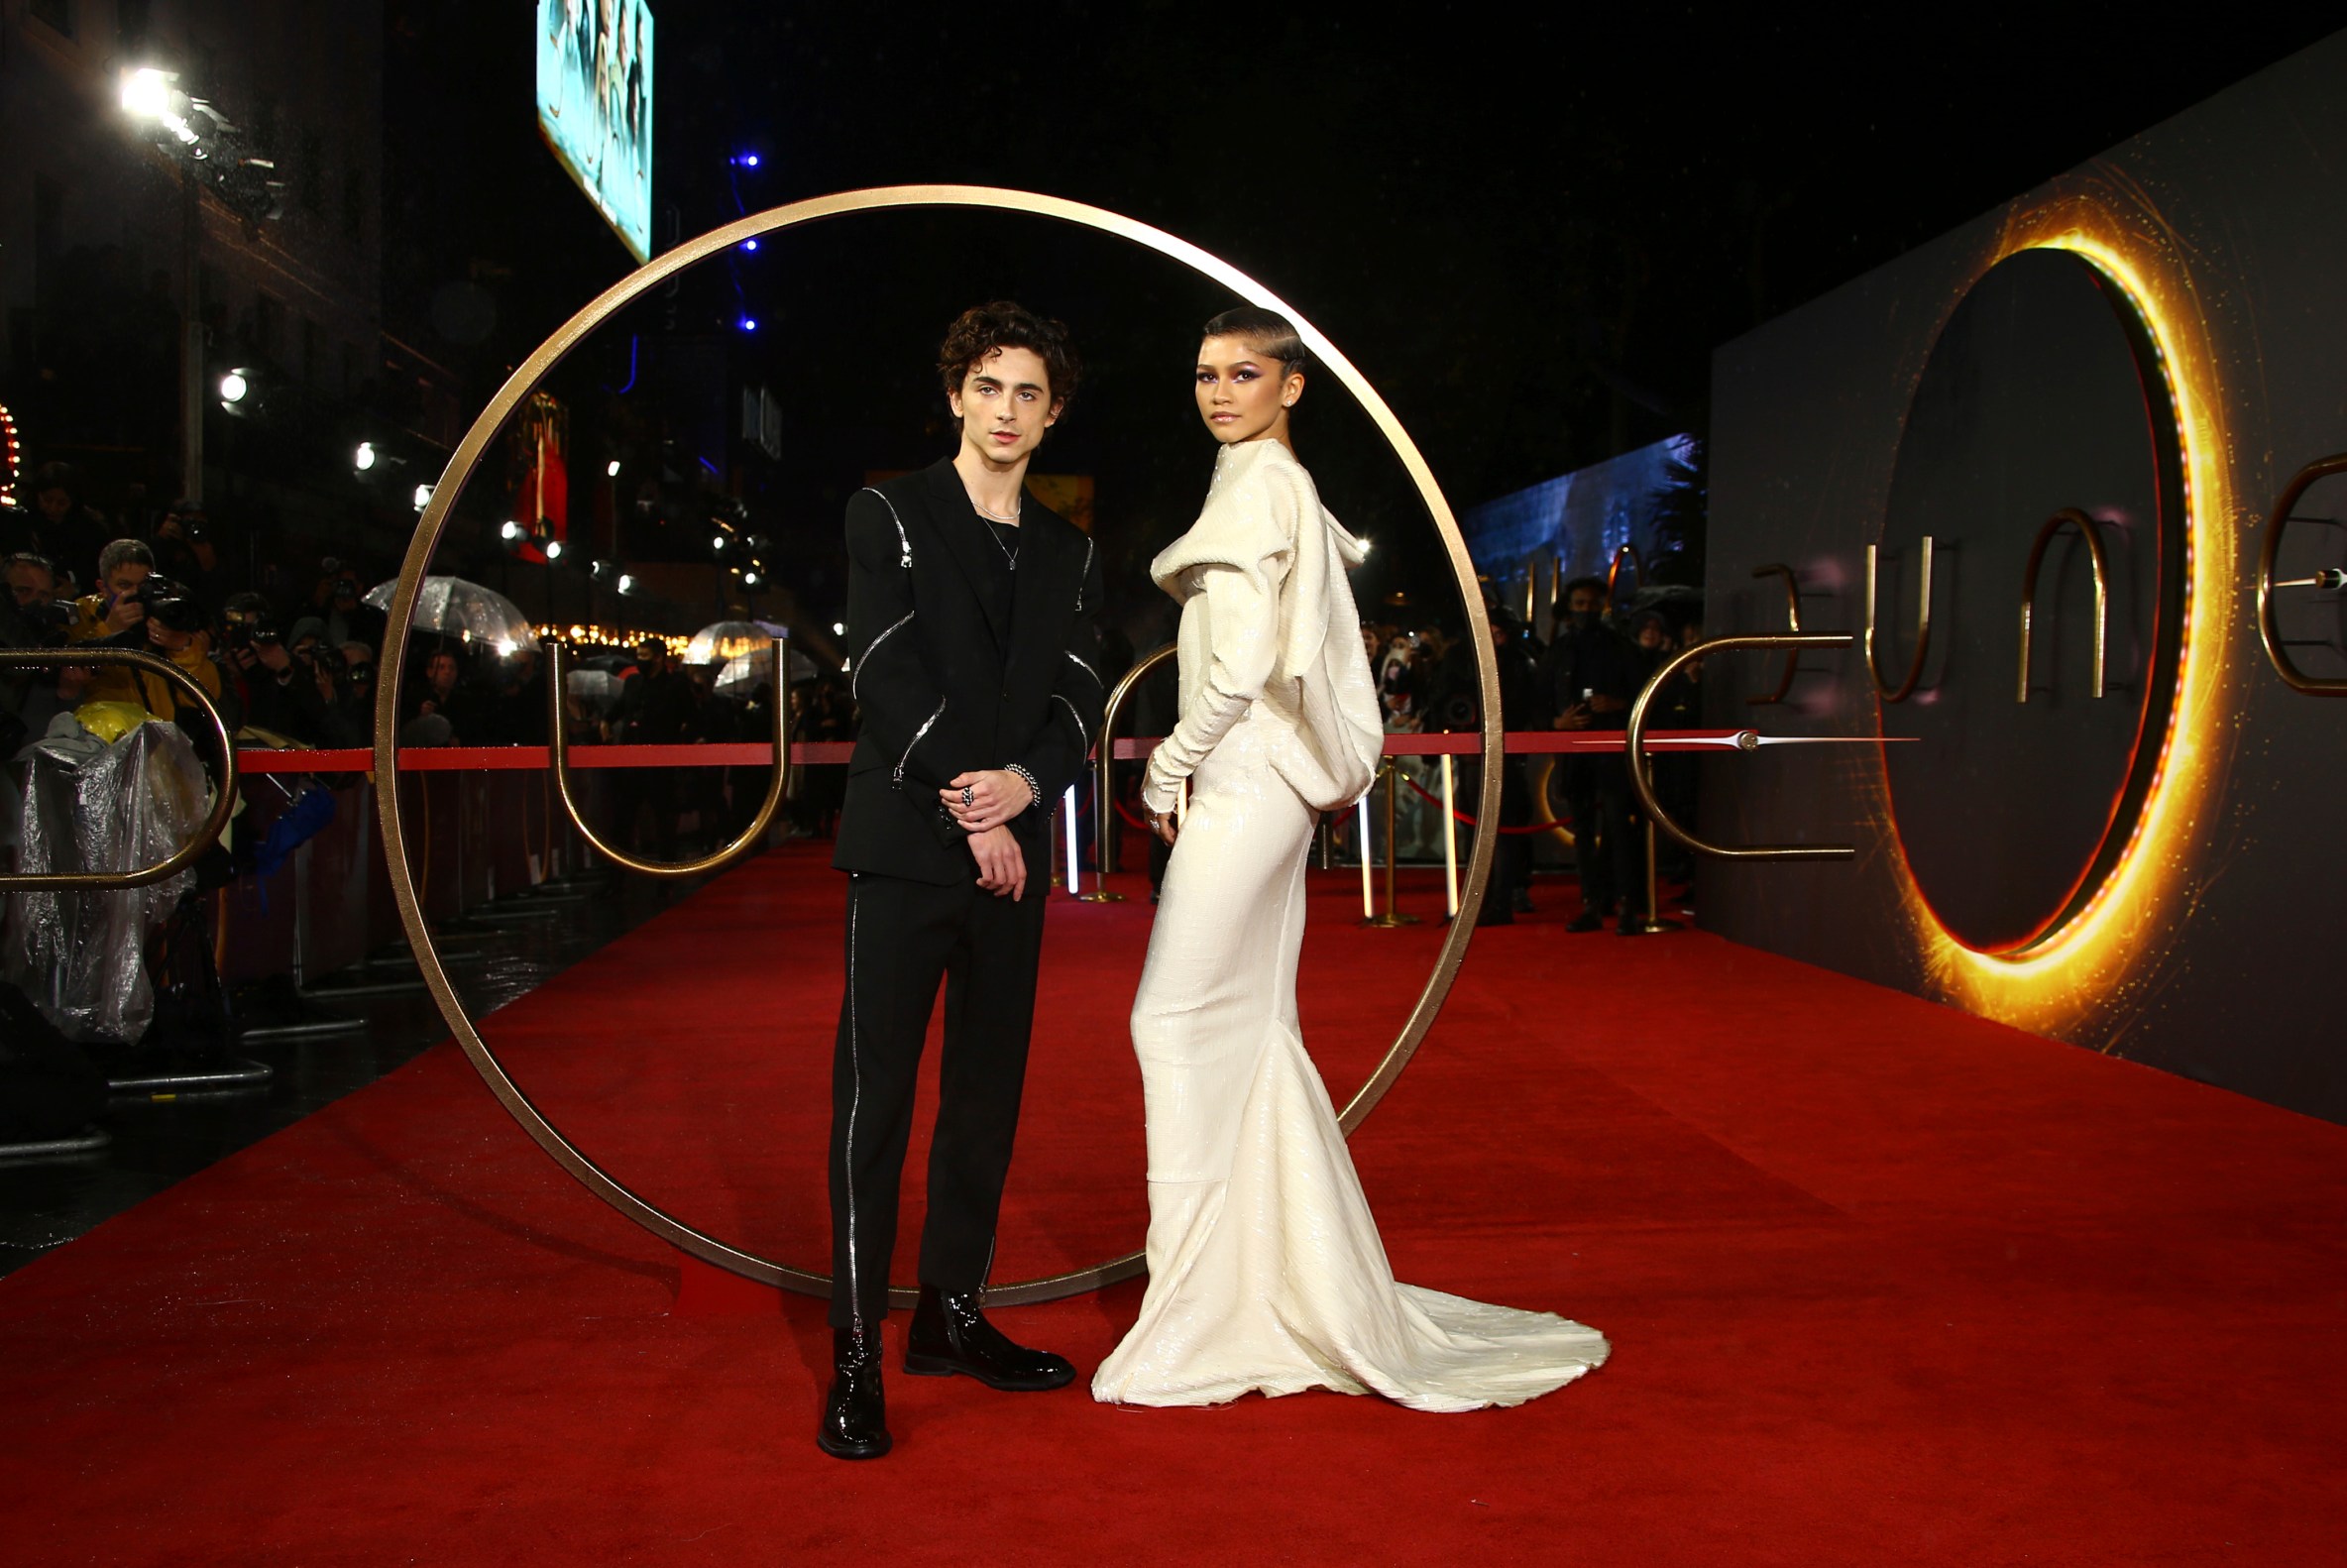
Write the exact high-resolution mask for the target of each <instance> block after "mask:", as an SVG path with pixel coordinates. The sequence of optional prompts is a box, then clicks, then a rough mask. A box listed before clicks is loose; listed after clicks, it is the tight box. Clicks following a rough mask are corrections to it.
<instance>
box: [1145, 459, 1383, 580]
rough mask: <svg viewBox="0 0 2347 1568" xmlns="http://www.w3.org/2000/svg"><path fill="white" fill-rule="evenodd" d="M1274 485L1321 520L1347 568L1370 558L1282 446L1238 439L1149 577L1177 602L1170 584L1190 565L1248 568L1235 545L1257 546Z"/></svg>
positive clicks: (1269, 511)
mask: <svg viewBox="0 0 2347 1568" xmlns="http://www.w3.org/2000/svg"><path fill="white" fill-rule="evenodd" d="M1275 487H1285V488H1287V489H1289V490H1290V491H1291V492H1292V493H1293V494H1294V496H1295V500H1296V502H1297V510H1298V512H1299V513H1301V514H1305V515H1316V516H1318V517H1319V519H1320V523H1321V527H1322V528H1323V529H1324V530H1325V531H1324V534H1323V537H1324V538H1325V539H1326V540H1327V542H1328V544H1329V546H1330V547H1331V548H1333V549H1334V550H1335V552H1336V554H1337V556H1338V557H1339V559H1341V560H1342V561H1343V562H1344V564H1345V565H1347V566H1359V565H1360V564H1361V563H1362V562H1363V561H1365V560H1367V559H1368V558H1369V549H1368V547H1367V546H1366V545H1364V544H1363V543H1362V542H1361V541H1360V540H1359V539H1356V538H1355V537H1353V535H1352V534H1351V533H1350V532H1348V531H1347V530H1346V528H1345V526H1344V524H1342V523H1340V522H1338V521H1337V520H1336V518H1335V517H1334V516H1332V515H1330V513H1329V510H1328V508H1327V507H1325V506H1323V505H1321V504H1320V493H1319V491H1318V489H1317V488H1316V487H1315V486H1314V485H1313V484H1312V476H1311V474H1310V473H1309V472H1308V471H1306V469H1305V468H1304V466H1303V464H1302V463H1300V462H1298V461H1297V460H1296V456H1295V454H1294V453H1293V452H1291V451H1289V450H1288V449H1287V446H1286V444H1285V442H1281V441H1272V440H1263V441H1238V442H1233V443H1232V444H1230V445H1228V446H1225V447H1223V448H1222V450H1221V451H1219V452H1217V453H1215V455H1214V478H1213V481H1212V482H1211V483H1210V484H1209V485H1208V486H1207V488H1206V499H1205V501H1204V503H1203V504H1201V505H1200V506H1199V508H1198V518H1197V521H1195V522H1194V523H1192V524H1191V525H1190V527H1189V530H1188V531H1187V532H1186V533H1184V534H1183V535H1182V536H1181V537H1180V538H1179V539H1176V540H1175V541H1174V543H1173V544H1171V545H1169V546H1167V547H1166V549H1165V551H1164V552H1163V553H1162V554H1160V555H1159V556H1158V558H1157V559H1156V560H1155V561H1154V562H1152V563H1151V570H1150V575H1151V576H1152V577H1154V578H1156V579H1157V581H1158V582H1159V584H1160V585H1161V586H1163V587H1165V588H1166V589H1167V590H1168V591H1169V592H1171V593H1174V596H1175V597H1176V598H1178V597H1180V592H1179V590H1178V588H1177V587H1176V586H1175V581H1174V580H1175V579H1176V578H1178V577H1179V575H1180V574H1181V572H1182V571H1184V570H1185V569H1187V568H1188V567H1191V566H1196V565H1200V564H1203V563H1206V562H1216V563H1218V564H1224V565H1240V564H1247V563H1244V562H1241V561H1240V560H1238V559H1236V558H1235V555H1234V547H1235V548H1236V550H1237V551H1239V552H1243V551H1244V548H1245V545H1246V544H1249V543H1254V544H1259V545H1260V543H1261V542H1262V540H1261V538H1260V536H1259V535H1258V534H1257V529H1259V528H1261V527H1263V526H1265V525H1266V524H1268V523H1271V522H1272V519H1273V517H1274V513H1275V507H1274V505H1273V503H1272V499H1271V492H1272V490H1273V489H1274V488H1275Z"/></svg>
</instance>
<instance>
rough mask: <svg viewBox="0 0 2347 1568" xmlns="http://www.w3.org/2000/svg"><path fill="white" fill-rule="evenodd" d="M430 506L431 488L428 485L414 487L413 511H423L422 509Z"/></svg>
mask: <svg viewBox="0 0 2347 1568" xmlns="http://www.w3.org/2000/svg"><path fill="white" fill-rule="evenodd" d="M430 504H432V487H431V486H429V485H418V486H416V487H415V509H416V510H418V511H421V510H423V509H424V508H425V507H426V506H429V505H430Z"/></svg>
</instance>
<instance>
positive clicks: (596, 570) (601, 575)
mask: <svg viewBox="0 0 2347 1568" xmlns="http://www.w3.org/2000/svg"><path fill="white" fill-rule="evenodd" d="M614 570H615V568H614V567H613V566H612V563H611V562H609V561H594V562H590V563H589V565H588V567H587V575H588V576H590V577H592V578H594V579H595V580H596V581H597V582H599V583H601V582H604V581H606V580H607V579H609V578H610V577H611V575H612V572H613V571H614Z"/></svg>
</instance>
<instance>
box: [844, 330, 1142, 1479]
mask: <svg viewBox="0 0 2347 1568" xmlns="http://www.w3.org/2000/svg"><path fill="white" fill-rule="evenodd" d="M938 358H939V364H938V370H939V376H940V379H941V381H942V382H943V383H944V386H945V391H946V396H947V400H948V402H949V404H950V406H951V408H952V410H953V416H954V419H955V420H956V421H957V423H958V425H959V432H960V434H959V440H958V442H957V443H956V447H955V450H954V453H953V455H952V456H951V457H950V458H948V459H946V460H944V461H941V462H939V463H938V464H936V465H935V466H933V467H931V468H928V469H924V470H922V471H921V472H919V473H915V474H908V475H905V476H903V477H902V478H899V479H893V480H889V481H886V482H884V483H882V484H880V485H878V486H875V487H873V488H871V489H868V490H862V491H858V492H857V493H856V494H855V496H854V497H853V498H852V499H851V500H850V501H849V502H848V505H847V555H848V576H847V633H846V642H845V646H846V647H848V648H850V649H852V650H855V651H854V654H853V657H852V659H851V661H850V676H849V680H850V684H851V696H852V697H853V699H854V701H855V703H856V704H857V707H858V710H859V713H860V716H861V717H860V722H859V724H858V728H857V733H856V743H855V751H854V754H853V757H852V759H851V760H850V761H849V763H848V768H847V795H846V803H845V805H844V807H843V808H842V810H841V813H840V818H839V837H838V850H837V852H836V853H835V854H834V856H833V859H832V863H833V864H834V865H836V866H838V868H839V869H841V870H844V871H846V872H848V873H849V874H850V876H851V878H852V881H851V883H850V886H849V890H848V895H847V985H846V995H845V997H844V998H843V1000H842V1002H841V1005H840V1009H839V1033H838V1046H837V1050H836V1052H835V1055H834V1058H833V1066H832V1151H831V1155H832V1158H831V1185H832V1257H833V1271H832V1274H833V1278H832V1310H831V1320H832V1327H833V1330H834V1334H833V1352H834V1366H835V1376H834V1379H833V1383H832V1390H831V1396H830V1398H829V1400H827V1401H826V1404H825V1408H824V1416H823V1424H822V1427H821V1429H820V1431H819V1433H818V1437H817V1440H818V1442H819V1444H820V1445H821V1446H822V1448H823V1449H824V1451H825V1452H826V1453H829V1454H834V1455H837V1456H838V1457H839V1458H842V1459H869V1458H876V1457H878V1456H879V1455H881V1454H884V1453H886V1452H887V1451H888V1447H889V1436H888V1427H887V1422H886V1414H885V1408H884V1404H883V1400H882V1397H881V1380H880V1324H881V1320H882V1319H883V1318H884V1317H885V1316H886V1315H887V1311H888V1262H889V1254H890V1252H891V1250H892V1249H893V1247H894V1244H895V1240H896V1218H897V1188H898V1182H899V1179H900V1177H901V1176H902V1174H903V1168H904V1160H905V1149H906V1144H907V1140H908V1139H909V1138H910V1136H911V1133H912V1112H913V1085H914V1079H915V1075H916V1072H917V1070H918V1068H919V1065H920V1061H921V1047H922V1039H923V1036H924V1035H925V1034H926V1033H927V1031H928V1028H929V1018H930V1013H931V1010H932V1008H933V1007H934V1005H935V1003H936V999H937V994H938V986H939V982H940V981H941V980H943V981H944V983H945V989H946V1044H945V1059H944V1062H943V1064H942V1070H941V1073H940V1081H941V1094H940V1099H939V1104H938V1120H937V1129H936V1136H935V1138H934V1140H933V1142H932V1146H931V1151H930V1161H929V1189H928V1190H929V1218H928V1222H927V1224H926V1226H925V1227H924V1228H923V1231H922V1238H921V1264H920V1278H921V1298H920V1304H919V1305H918V1306H917V1307H916V1308H915V1310H914V1314H913V1322H912V1326H911V1328H910V1330H909V1331H908V1333H907V1335H906V1342H905V1370H906V1371H907V1372H909V1373H915V1374H920V1375H925V1376H933V1377H942V1376H948V1375H950V1374H953V1373H962V1374H965V1375H967V1376H970V1377H974V1378H976V1379H978V1380H979V1381H980V1382H982V1383H984V1384H986V1385H988V1386H989V1387H992V1388H997V1389H1016V1390H1039V1389H1056V1388H1060V1387H1062V1386H1064V1385H1065V1384H1067V1383H1069V1382H1070V1381H1072V1380H1073V1378H1074V1376H1075V1369H1074V1368H1073V1367H1071V1366H1069V1365H1068V1363H1067V1362H1066V1361H1065V1360H1063V1359H1062V1358H1061V1357H1059V1356H1055V1355H1051V1354H1049V1353H1048V1352H1043V1351H1035V1350H1027V1349H1024V1348H1022V1347H1020V1346H1018V1345H1015V1344H1013V1343H1012V1342H1011V1341H1010V1340H1009V1339H1007V1338H1005V1337H1004V1336H1003V1335H1002V1333H1001V1332H1000V1331H998V1330H997V1329H995V1328H994V1327H993V1326H992V1325H991V1324H989V1323H988V1322H987V1321H986V1319H985V1317H984V1315H983V1314H982V1313H981V1312H980V1310H979V1302H980V1297H981V1292H982V1291H983V1288H984V1286H985V1281H986V1272H987V1269H988V1267H989V1266H990V1264H991V1263H992V1261H993V1255H994V1228H995V1220H996V1216H997V1214H998V1212H999V1210H1000V1208H1001V1202H1002V1187H1003V1178H1004V1176H1005V1175H1006V1174H1007V1173H1008V1171H1009V1168H1010V1158H1011V1142H1012V1136H1013V1134H1014V1132H1015V1131H1016V1129H1017V1125H1018V1116H1019V1096H1020V1090H1021V1087H1022V1085H1023V1083H1024V1081H1025V1077H1026V1070H1027V1039H1028V1030H1029V1025H1030V1024H1031V1022H1032V1021H1033V1018H1034V1013H1035V976H1036V960H1037V957H1038V955H1039V953H1040V952H1041V947H1042V940H1043V917H1044V908H1043V906H1044V891H1045V885H1046V881H1045V872H1044V868H1045V867H1047V866H1048V865H1049V864H1050V854H1051V850H1050V843H1049V834H1050V832H1051V809H1052V804H1053V803H1054V802H1055V801H1057V800H1059V798H1060V797H1061V795H1062V794H1063V793H1064V792H1065V791H1066V789H1067V787H1068V786H1069V784H1071V783H1073V782H1074V780H1075V778H1076V775H1077V773H1078V772H1079V771H1080V770H1081V768H1082V767H1083V763H1084V757H1085V754H1086V753H1087V752H1088V751H1089V750H1090V749H1091V745H1092V740H1093V737H1094V736H1095V735H1096V734H1097V733H1098V732H1099V729H1100V712H1101V708H1102V706H1103V704H1104V702H1105V699H1106V693H1105V691H1104V690H1103V687H1102V681H1101V675H1100V654H1099V649H1098V641H1097V637H1096V635H1095V633H1094V631H1093V624H1092V623H1093V617H1094V616H1096V615H1097V614H1098V612H1099V609H1100V603H1101V588H1100V582H1101V574H1100V565H1099V561H1098V557H1097V554H1096V552H1095V551H1094V549H1093V547H1092V541H1091V540H1090V539H1089V538H1087V537H1086V536H1085V535H1084V534H1083V533H1081V532H1079V531H1078V530H1077V529H1076V528H1075V527H1074V526H1073V525H1071V524H1070V523H1068V522H1067V521H1065V520H1064V519H1063V518H1062V517H1060V516H1058V515H1056V514H1054V513H1053V512H1051V511H1049V510H1047V509H1046V508H1045V507H1044V506H1043V504H1041V503H1039V502H1037V501H1036V500H1034V498H1032V497H1031V496H1028V495H1027V494H1026V490H1025V481H1026V474H1027V464H1028V460H1029V459H1030V458H1031V457H1032V456H1033V455H1034V453H1035V449H1036V446H1037V445H1038V444H1039V443H1040V442H1041V441H1042V440H1043V436H1044V432H1045V431H1046V430H1048V429H1049V428H1050V427H1051V426H1052V425H1053V424H1054V423H1056V422H1057V421H1058V419H1059V417H1060V415H1061V413H1062V410H1064V409H1065V407H1066V405H1067V399H1068V396H1069V394H1070V393H1072V392H1073V391H1074V390H1075V382H1076V375H1077V363H1076V358H1075V354H1074V351H1073V349H1072V348H1071V347H1070V346H1069V344H1068V341H1067V332H1066V329H1065V328H1064V327H1063V326H1062V325H1061V324H1060V323H1058V322H1056V321H1046V320H1042V319H1039V318H1038V317H1036V316H1034V315H1031V314H1030V313H1028V312H1027V311H1026V310H1024V309H1021V308H1020V307H1019V306H1017V305H1015V304H1009V303H996V304H990V305H982V306H979V307H978V308H976V309H973V310H968V311H964V312H963V313H962V315H961V316H960V318H959V319H958V320H956V321H955V322H954V323H953V325H952V327H951V328H950V330H949V331H948V333H947V337H946V341H945V344H944V345H943V347H942V348H941V349H940V351H939V356H938Z"/></svg>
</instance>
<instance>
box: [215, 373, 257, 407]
mask: <svg viewBox="0 0 2347 1568" xmlns="http://www.w3.org/2000/svg"><path fill="white" fill-rule="evenodd" d="M252 391H253V380H252V378H251V377H249V376H247V375H246V374H245V373H244V372H243V371H230V372H229V373H228V374H227V375H225V376H223V377H221V378H220V400H221V401H222V402H224V403H228V404H231V405H234V404H236V403H240V402H243V401H244V400H245V398H246V397H247V396H249V395H251V393H252Z"/></svg>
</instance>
